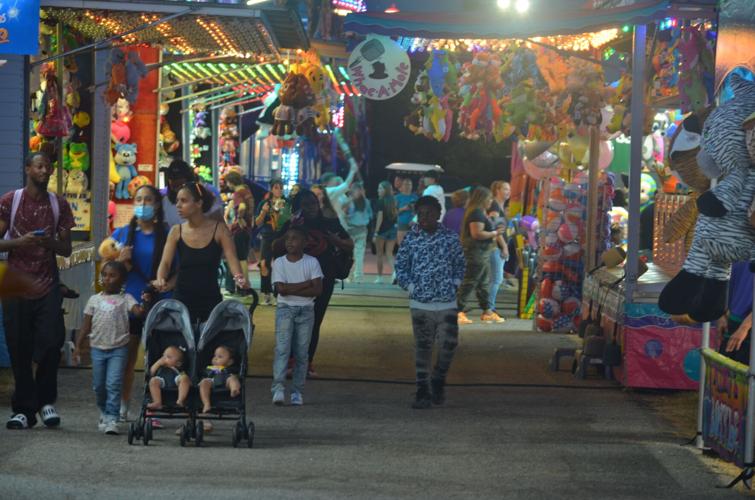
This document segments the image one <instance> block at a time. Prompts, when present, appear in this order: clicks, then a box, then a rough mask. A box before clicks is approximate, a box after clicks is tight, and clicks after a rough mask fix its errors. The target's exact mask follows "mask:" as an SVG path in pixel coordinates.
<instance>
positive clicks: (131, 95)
mask: <svg viewBox="0 0 755 500" xmlns="http://www.w3.org/2000/svg"><path fill="white" fill-rule="evenodd" d="M147 73H148V70H147V66H146V65H145V64H144V63H143V62H142V60H141V58H139V53H138V52H137V51H135V50H132V51H130V52H129V53H128V60H127V61H126V91H125V93H124V95H125V97H126V100H128V102H129V103H131V104H132V105H133V104H136V99H137V98H138V97H139V81H140V80H141V79H142V78H144V77H145V76H147Z"/></svg>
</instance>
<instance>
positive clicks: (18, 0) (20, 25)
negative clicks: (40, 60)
mask: <svg viewBox="0 0 755 500" xmlns="http://www.w3.org/2000/svg"><path fill="white" fill-rule="evenodd" d="M37 52H39V0H13V1H7V0H6V1H4V2H0V55H2V54H21V55H30V56H33V55H37Z"/></svg>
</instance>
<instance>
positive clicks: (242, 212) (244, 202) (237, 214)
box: [224, 170, 254, 293]
mask: <svg viewBox="0 0 755 500" xmlns="http://www.w3.org/2000/svg"><path fill="white" fill-rule="evenodd" d="M224 179H225V184H226V186H228V189H230V190H231V199H230V200H229V201H228V206H227V207H226V210H225V223H226V224H228V227H229V228H230V230H231V237H232V238H233V244H234V246H235V247H236V256H237V257H238V258H239V263H240V264H241V273H242V274H243V275H244V279H246V280H247V281H248V280H249V267H248V264H247V260H246V259H247V256H248V255H249V246H250V243H251V237H252V232H251V231H252V226H253V225H254V213H253V211H254V197H253V196H252V192H251V191H250V190H249V188H248V187H247V186H246V184H245V183H244V179H243V177H241V174H239V173H238V172H235V171H233V170H231V171H230V172H228V173H227V174H225V177H224ZM225 289H226V290H228V291H229V292H231V293H234V292H235V291H236V289H235V284H234V282H233V275H232V274H231V270H230V267H229V266H228V265H226V273H225Z"/></svg>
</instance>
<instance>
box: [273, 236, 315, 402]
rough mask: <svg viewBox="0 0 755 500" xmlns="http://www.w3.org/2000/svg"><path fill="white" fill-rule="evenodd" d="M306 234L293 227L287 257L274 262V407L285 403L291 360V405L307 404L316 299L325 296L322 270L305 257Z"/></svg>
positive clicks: (287, 247)
mask: <svg viewBox="0 0 755 500" xmlns="http://www.w3.org/2000/svg"><path fill="white" fill-rule="evenodd" d="M306 240H307V233H306V231H305V230H304V229H302V228H301V227H297V226H291V227H290V228H289V230H288V231H287V232H286V240H285V242H286V255H284V256H283V257H278V258H277V259H275V260H274V261H273V274H272V281H273V287H274V288H275V291H276V292H277V293H278V307H277V309H276V311H275V353H274V357H273V387H272V392H273V404H274V405H278V406H280V405H282V404H283V403H284V402H285V399H286V393H285V382H286V368H287V366H288V358H289V355H290V354H291V352H292V346H293V355H294V358H295V360H296V365H295V366H294V374H293V390H292V391H291V404H292V405H294V406H301V405H303V404H304V399H303V398H302V389H303V388H304V382H305V381H306V379H307V365H308V363H309V361H308V360H309V340H310V338H311V336H312V327H313V325H314V323H315V309H314V304H315V297H317V296H318V295H320V293H322V277H323V274H322V269H320V263H319V262H318V261H317V259H315V258H314V257H312V256H310V255H305V254H304V243H305V241H306Z"/></svg>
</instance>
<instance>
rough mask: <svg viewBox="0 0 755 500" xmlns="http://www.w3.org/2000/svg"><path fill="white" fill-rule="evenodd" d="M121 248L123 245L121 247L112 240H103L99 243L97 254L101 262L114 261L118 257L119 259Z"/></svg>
mask: <svg viewBox="0 0 755 500" xmlns="http://www.w3.org/2000/svg"><path fill="white" fill-rule="evenodd" d="M122 248H123V245H121V244H120V243H119V242H118V241H116V240H114V239H113V238H105V239H104V240H102V243H100V247H99V248H98V249H97V253H99V254H100V257H102V260H105V261H107V260H116V259H117V258H118V257H120V255H121V249H122Z"/></svg>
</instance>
